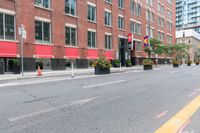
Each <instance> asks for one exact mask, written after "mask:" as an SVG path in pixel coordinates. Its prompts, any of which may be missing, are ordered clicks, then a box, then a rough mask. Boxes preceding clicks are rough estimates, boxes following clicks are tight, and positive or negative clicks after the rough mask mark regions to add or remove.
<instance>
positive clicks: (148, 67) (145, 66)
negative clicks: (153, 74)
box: [144, 65, 153, 70]
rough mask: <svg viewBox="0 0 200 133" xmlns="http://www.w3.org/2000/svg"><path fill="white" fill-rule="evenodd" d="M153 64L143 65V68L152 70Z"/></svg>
mask: <svg viewBox="0 0 200 133" xmlns="http://www.w3.org/2000/svg"><path fill="white" fill-rule="evenodd" d="M152 69H153V65H144V70H152Z"/></svg>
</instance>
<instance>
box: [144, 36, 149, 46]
mask: <svg viewBox="0 0 200 133" xmlns="http://www.w3.org/2000/svg"><path fill="white" fill-rule="evenodd" d="M148 46H149V37H148V36H145V37H144V47H148Z"/></svg>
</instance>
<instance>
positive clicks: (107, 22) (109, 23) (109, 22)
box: [105, 11, 112, 26]
mask: <svg viewBox="0 0 200 133" xmlns="http://www.w3.org/2000/svg"><path fill="white" fill-rule="evenodd" d="M105 25H107V26H112V13H111V12H110V11H109V12H108V11H105Z"/></svg>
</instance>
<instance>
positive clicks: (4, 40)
mask: <svg viewBox="0 0 200 133" xmlns="http://www.w3.org/2000/svg"><path fill="white" fill-rule="evenodd" d="M0 42H16V43H17V42H19V41H18V40H6V39H0Z"/></svg>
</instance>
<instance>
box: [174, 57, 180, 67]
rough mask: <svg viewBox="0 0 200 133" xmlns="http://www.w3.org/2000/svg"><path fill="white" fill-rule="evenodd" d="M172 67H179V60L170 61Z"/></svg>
mask: <svg viewBox="0 0 200 133" xmlns="http://www.w3.org/2000/svg"><path fill="white" fill-rule="evenodd" d="M172 64H173V67H179V65H180V64H181V61H180V60H179V59H173V60H172Z"/></svg>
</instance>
